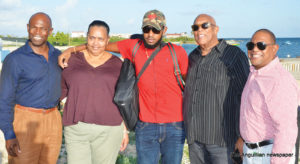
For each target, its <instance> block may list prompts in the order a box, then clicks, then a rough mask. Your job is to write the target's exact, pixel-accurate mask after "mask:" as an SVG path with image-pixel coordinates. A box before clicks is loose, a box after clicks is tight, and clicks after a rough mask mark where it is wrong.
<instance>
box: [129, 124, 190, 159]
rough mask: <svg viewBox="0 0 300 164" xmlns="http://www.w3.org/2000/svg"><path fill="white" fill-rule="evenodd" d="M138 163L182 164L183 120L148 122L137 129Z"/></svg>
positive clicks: (139, 125)
mask: <svg viewBox="0 0 300 164" xmlns="http://www.w3.org/2000/svg"><path fill="white" fill-rule="evenodd" d="M135 138H136V149H137V159H138V164H157V163H158V162H159V159H160V155H161V163H162V164H180V163H181V159H182V152H183V145H184V140H185V133H184V128H183V122H173V123H147V122H141V121H138V123H137V125H136V129H135Z"/></svg>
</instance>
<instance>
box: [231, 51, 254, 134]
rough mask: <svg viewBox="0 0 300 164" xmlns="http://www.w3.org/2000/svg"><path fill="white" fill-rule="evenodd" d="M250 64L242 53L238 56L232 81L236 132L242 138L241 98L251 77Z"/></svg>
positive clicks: (233, 68)
mask: <svg viewBox="0 0 300 164" xmlns="http://www.w3.org/2000/svg"><path fill="white" fill-rule="evenodd" d="M249 67H250V65H249V62H248V59H247V57H246V55H245V54H244V53H243V52H242V51H240V52H239V53H238V54H237V60H236V62H235V63H234V64H233V67H232V69H231V70H232V74H233V75H232V79H233V86H232V87H233V88H234V92H233V93H234V95H235V96H234V100H233V101H234V110H235V112H234V113H235V131H236V133H237V134H236V135H237V136H240V130H239V122H240V106H241V96H242V92H243V89H244V86H245V84H246V81H247V78H248V75H249V72H250V70H249Z"/></svg>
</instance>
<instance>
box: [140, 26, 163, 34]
mask: <svg viewBox="0 0 300 164" xmlns="http://www.w3.org/2000/svg"><path fill="white" fill-rule="evenodd" d="M150 30H151V31H152V32H153V33H154V34H160V31H161V30H157V29H156V28H154V27H150V26H145V27H143V33H149V32H150Z"/></svg>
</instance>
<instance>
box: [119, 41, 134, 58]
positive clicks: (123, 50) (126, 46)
mask: <svg viewBox="0 0 300 164" xmlns="http://www.w3.org/2000/svg"><path fill="white" fill-rule="evenodd" d="M137 42H138V39H125V40H121V41H118V42H117V45H118V48H119V50H120V54H121V55H122V57H123V58H126V59H129V60H131V61H132V51H133V49H134V47H135V45H136V43H137Z"/></svg>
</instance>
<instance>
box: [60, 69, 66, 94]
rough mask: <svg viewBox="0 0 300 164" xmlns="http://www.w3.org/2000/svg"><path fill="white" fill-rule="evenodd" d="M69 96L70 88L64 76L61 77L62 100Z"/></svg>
mask: <svg viewBox="0 0 300 164" xmlns="http://www.w3.org/2000/svg"><path fill="white" fill-rule="evenodd" d="M67 96H68V86H67V84H66V81H65V78H64V76H63V74H62V75H61V96H60V100H62V99H64V98H65V97H67Z"/></svg>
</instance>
